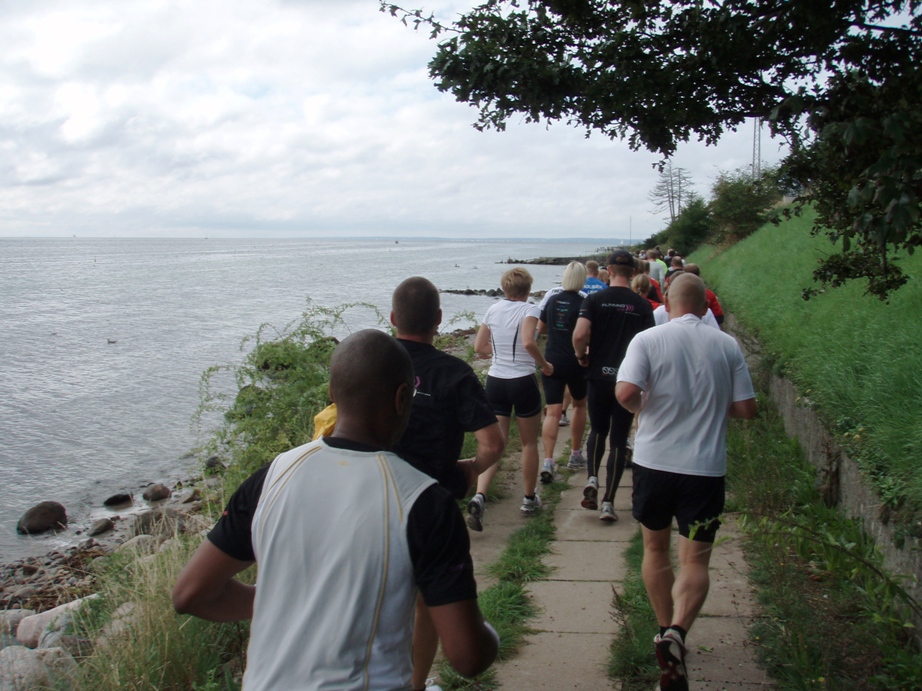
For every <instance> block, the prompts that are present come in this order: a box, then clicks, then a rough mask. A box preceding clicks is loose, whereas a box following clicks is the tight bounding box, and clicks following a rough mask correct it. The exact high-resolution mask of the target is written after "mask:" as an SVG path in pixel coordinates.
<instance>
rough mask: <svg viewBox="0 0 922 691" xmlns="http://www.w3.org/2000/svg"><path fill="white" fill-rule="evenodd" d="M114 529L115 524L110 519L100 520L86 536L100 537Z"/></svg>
mask: <svg viewBox="0 0 922 691" xmlns="http://www.w3.org/2000/svg"><path fill="white" fill-rule="evenodd" d="M113 528H115V523H113V522H112V519H111V518H100V519H99V520H98V521H96V522H95V523H94V524H93V525H92V527H91V528H90V529H89V531H88V532H87V534H88V535H102V534H103V533H107V532H109V531H110V530H112V529H113Z"/></svg>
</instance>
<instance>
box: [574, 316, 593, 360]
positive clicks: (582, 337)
mask: <svg viewBox="0 0 922 691" xmlns="http://www.w3.org/2000/svg"><path fill="white" fill-rule="evenodd" d="M591 330H592V322H591V321H589V320H588V319H586V318H585V317H580V318H579V319H577V320H576V328H574V329H573V352H574V353H576V357H577V359H578V360H579V364H580V365H582V366H583V367H588V366H589V352H588V351H589V334H590V331H591Z"/></svg>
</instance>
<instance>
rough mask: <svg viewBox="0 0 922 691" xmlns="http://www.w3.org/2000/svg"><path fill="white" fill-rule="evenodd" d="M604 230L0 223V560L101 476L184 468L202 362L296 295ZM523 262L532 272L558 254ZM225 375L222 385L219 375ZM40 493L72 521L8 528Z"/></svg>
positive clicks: (379, 296) (192, 443) (240, 347)
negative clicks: (180, 231)
mask: <svg viewBox="0 0 922 691" xmlns="http://www.w3.org/2000/svg"><path fill="white" fill-rule="evenodd" d="M614 242H616V241H614V240H613V241H611V242H606V241H604V240H566V241H559V242H553V241H515V240H483V239H478V240H445V239H394V238H373V239H330V240H316V239H249V240H246V239H208V238H199V239H163V238H158V239H149V238H143V239H142V238H134V239H127V238H79V237H74V238H0V563H8V562H10V561H13V560H15V559H19V558H21V557H24V556H28V555H32V554H41V553H45V552H48V551H50V550H52V549H61V548H63V547H67V546H68V545H70V544H74V543H76V542H78V541H79V540H80V539H81V536H80V535H79V534H78V531H83V532H85V531H86V529H87V527H88V526H89V525H90V524H91V522H92V521H93V520H95V518H98V517H101V515H105V512H106V511H107V510H106V509H103V508H102V501H103V500H104V499H105V498H106V497H108V496H110V495H112V494H114V493H116V492H122V491H129V492H134V493H136V494H139V493H140V490H141V488H143V487H145V486H146V485H148V484H149V483H151V482H165V483H167V484H171V483H173V482H175V481H176V480H177V479H181V478H183V477H187V476H188V475H189V473H191V472H193V469H194V468H195V467H196V466H197V463H198V461H197V459H196V458H195V456H194V455H193V450H194V449H195V448H196V447H197V445H199V444H201V443H202V442H203V441H204V440H205V439H206V438H207V436H208V434H209V433H210V431H211V430H212V429H213V426H214V425H215V424H217V422H218V420H219V416H212V418H211V419H209V418H206V419H205V420H204V424H201V425H193V424H192V419H193V414H194V413H195V411H196V409H197V407H198V405H199V383H200V381H201V376H202V374H203V372H204V371H205V370H206V369H207V368H209V367H212V366H233V365H235V364H238V363H240V362H241V361H242V359H243V357H244V356H245V354H246V352H247V350H248V349H249V347H251V346H252V340H249V339H251V338H252V337H253V336H254V335H255V334H256V333H257V331H258V330H259V329H260V328H262V329H263V333H264V334H268V335H269V336H271V335H273V334H275V333H276V332H279V333H281V332H284V330H285V329H286V327H287V326H288V325H290V324H292V323H293V322H296V321H297V320H298V319H299V317H300V316H301V314H302V313H303V312H304V311H305V310H306V309H308V308H309V307H311V306H321V307H336V306H339V305H343V304H345V303H352V302H365V303H371V304H372V305H375V306H377V307H378V308H379V310H380V312H381V313H383V314H384V315H387V314H389V311H390V298H391V294H392V292H393V290H394V287H395V286H396V285H397V284H398V283H399V282H400V281H402V280H403V279H404V278H406V277H408V276H412V275H420V276H425V277H427V278H429V279H430V280H432V281H433V282H434V283H435V284H436V285H437V286H438V287H439V288H440V289H442V290H446V289H456V290H464V289H467V288H471V289H489V288H496V287H499V278H500V275H501V274H502V272H503V271H504V270H506V269H508V268H510V267H509V266H508V265H506V264H505V262H506V261H507V260H508V259H519V260H528V259H534V258H538V257H552V256H583V255H586V254H591V253H594V252H596V251H597V250H599V249H600V248H601V247H603V246H606V245H611V244H614ZM528 269H529V271H531V273H532V275H533V276H534V278H535V281H534V286H533V290H546V289H548V288H551V287H553V286H555V285H558V284H559V281H560V277H561V274H562V272H563V267H562V266H544V265H530V266H528ZM493 301H494V298H489V297H484V296H465V295H454V294H449V293H443V294H442V309H443V313H444V319H443V323H446V324H447V323H448V322H450V321H451V320H452V319H453V318H455V317H458V315H460V321H458V322H456V323H455V324H454V325H452V326H451V327H446V328H448V329H450V328H455V327H465V326H474V325H476V324H477V323H479V319H480V318H481V317H482V316H483V313H484V312H485V311H486V309H487V307H489V305H490V304H492V302H493ZM349 314H350V315H351V318H350V319H351V320H350V321H347V323H345V324H343V325H341V326H339V327H337V329H338V330H339V331H340V333H338V334H333V335H339V336H343V335H346V334H347V333H348V332H350V331H354V330H358V329H362V328H366V327H371V326H376V325H377V318H376V316H375V314H374V311H373V310H368V309H364V310H352V311H350V313H349ZM467 315H473V319H471V318H470V316H467ZM224 385H226V386H227V387H228V389H229V390H228V393H234V392H233V391H232V387H233V379H232V377H226V378H225V380H224ZM44 500H52V501H58V502H60V503H61V504H63V505H64V506H65V507H66V509H67V513H68V517H69V520H70V526H69V529H68V530H65V531H61V532H58V533H56V534H49V535H45V536H33V537H27V536H21V535H17V533H16V523H17V521H18V520H19V518H20V517H21V516H22V514H23V513H24V512H25V511H26V510H27V509H28V508H29V507H30V506H33V505H35V504H36V503H38V502H40V501H44Z"/></svg>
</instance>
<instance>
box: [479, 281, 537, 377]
mask: <svg viewBox="0 0 922 691" xmlns="http://www.w3.org/2000/svg"><path fill="white" fill-rule="evenodd" d="M525 317H537V318H538V319H540V318H541V309H540V308H539V307H538V306H537V305H533V304H531V303H528V302H519V301H517V300H508V299H506V300H500V301H499V302H497V303H496V304H494V305H490V309H488V310H487V313H486V314H485V315H484V317H483V323H484V324H485V325H486V326H487V328H489V329H490V341H491V343H492V345H493V364H491V365H490V371H489V372H487V374H489V375H490V376H491V377H496V378H497V379H517V378H518V377H524V376H527V375H529V374H534V373H535V361H534V359H533V358H532V356H531V355H529V354H528V351H527V350H525V346H524V345H522V321H523V320H524V319H525Z"/></svg>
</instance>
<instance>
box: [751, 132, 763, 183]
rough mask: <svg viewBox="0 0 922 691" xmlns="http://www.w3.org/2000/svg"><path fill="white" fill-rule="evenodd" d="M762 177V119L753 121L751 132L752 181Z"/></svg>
mask: <svg viewBox="0 0 922 691" xmlns="http://www.w3.org/2000/svg"><path fill="white" fill-rule="evenodd" d="M760 177H762V118H759V117H757V118H754V119H753V130H752V179H753V180H758V179H759V178H760Z"/></svg>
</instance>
